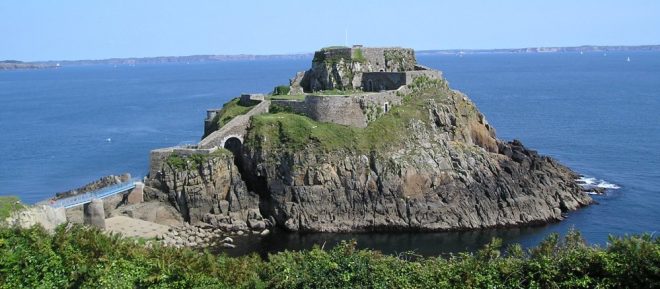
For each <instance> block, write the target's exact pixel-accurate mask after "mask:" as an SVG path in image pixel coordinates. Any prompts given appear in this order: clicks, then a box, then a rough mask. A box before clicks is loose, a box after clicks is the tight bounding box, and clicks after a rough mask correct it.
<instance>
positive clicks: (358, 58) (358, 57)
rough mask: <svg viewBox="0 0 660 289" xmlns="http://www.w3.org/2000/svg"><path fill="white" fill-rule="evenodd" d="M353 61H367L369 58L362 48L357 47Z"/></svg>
mask: <svg viewBox="0 0 660 289" xmlns="http://www.w3.org/2000/svg"><path fill="white" fill-rule="evenodd" d="M353 61H355V62H359V63H365V62H367V59H366V58H365V57H364V55H363V54H362V49H360V48H356V49H354V50H353Z"/></svg>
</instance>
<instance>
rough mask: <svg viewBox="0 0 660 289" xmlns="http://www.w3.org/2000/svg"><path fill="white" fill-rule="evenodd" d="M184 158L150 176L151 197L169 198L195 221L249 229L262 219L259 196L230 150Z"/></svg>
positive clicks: (184, 215) (187, 219)
mask: <svg viewBox="0 0 660 289" xmlns="http://www.w3.org/2000/svg"><path fill="white" fill-rule="evenodd" d="M181 159H182V160H183V163H182V164H179V165H173V164H171V163H165V164H163V167H162V168H161V173H160V174H158V175H157V176H150V180H149V182H148V184H147V185H148V186H150V187H151V188H150V190H152V191H154V192H153V193H152V194H151V198H155V199H161V200H165V199H167V201H168V202H169V203H171V204H173V205H174V207H175V208H176V209H177V210H178V211H179V212H180V213H181V215H182V216H183V219H184V220H185V221H187V222H189V223H191V224H195V223H199V222H203V223H208V224H212V225H214V226H217V227H226V228H228V229H231V228H233V229H247V228H248V227H247V225H248V222H249V221H250V220H262V216H261V214H260V212H259V196H258V195H257V194H255V193H253V192H250V191H248V189H247V187H246V185H245V182H244V181H243V180H242V179H241V174H240V172H239V170H238V167H236V165H235V164H234V157H233V156H232V155H231V154H230V153H229V152H227V154H224V155H213V156H207V157H204V158H197V159H194V158H187V157H181ZM234 227H235V228H234Z"/></svg>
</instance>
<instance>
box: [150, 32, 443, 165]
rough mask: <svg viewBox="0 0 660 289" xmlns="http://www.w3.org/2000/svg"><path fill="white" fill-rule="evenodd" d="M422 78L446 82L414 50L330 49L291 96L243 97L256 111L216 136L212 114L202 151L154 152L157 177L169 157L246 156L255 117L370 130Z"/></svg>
mask: <svg viewBox="0 0 660 289" xmlns="http://www.w3.org/2000/svg"><path fill="white" fill-rule="evenodd" d="M419 77H426V78H429V79H441V78H442V74H441V72H440V71H437V70H433V69H430V68H428V67H425V66H422V65H419V64H417V61H416V59H415V52H414V50H413V49H410V48H401V47H386V48H372V47H362V46H361V45H355V46H353V47H328V48H323V49H321V50H319V51H317V52H315V54H314V58H313V60H312V67H311V68H310V69H309V70H307V71H304V72H299V73H297V74H296V75H295V76H294V78H292V79H291V80H290V81H289V89H288V93H287V94H285V95H264V94H242V95H241V96H240V97H239V99H238V105H240V106H243V107H250V109H249V110H248V111H247V112H246V113H245V114H241V115H238V116H235V117H233V118H232V119H231V120H229V121H228V122H227V123H225V124H223V125H220V126H218V127H217V129H216V130H213V131H210V130H212V129H208V128H209V127H214V126H213V125H214V124H216V123H218V121H219V118H220V117H221V115H222V113H223V109H222V108H216V109H209V110H207V115H206V119H205V120H204V123H205V131H206V132H205V135H206V136H205V137H204V138H203V139H202V140H201V141H200V142H199V143H198V144H197V145H186V146H176V147H169V148H161V149H156V150H153V151H151V154H150V170H149V174H150V175H151V176H153V175H155V174H157V173H158V170H159V168H161V167H162V165H163V164H164V162H165V160H166V159H167V158H168V156H170V155H172V154H176V155H181V156H187V155H192V154H202V155H204V154H209V153H211V152H213V151H214V150H216V149H217V148H226V149H229V150H231V151H232V152H234V153H237V152H240V149H241V146H242V144H243V137H244V135H245V133H246V132H247V129H248V127H249V125H250V119H251V117H252V116H255V115H259V114H264V113H269V111H270V110H271V109H277V110H278V111H287V112H292V113H296V114H300V115H304V116H307V117H309V118H311V119H313V120H315V121H319V122H330V123H337V124H341V125H347V126H353V127H359V128H364V127H366V126H367V125H368V124H369V123H370V122H372V121H374V120H376V119H377V118H378V117H380V116H382V115H383V114H385V113H387V112H388V111H389V110H390V109H391V108H392V107H394V106H397V105H400V104H401V101H402V97H403V95H405V94H406V93H407V92H408V90H409V88H408V86H409V85H410V84H411V83H413V81H414V80H415V79H417V78H419Z"/></svg>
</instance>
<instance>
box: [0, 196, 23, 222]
mask: <svg viewBox="0 0 660 289" xmlns="http://www.w3.org/2000/svg"><path fill="white" fill-rule="evenodd" d="M23 208H25V205H23V204H22V203H21V200H20V199H19V198H18V197H15V196H0V221H3V220H4V219H6V218H8V217H9V216H11V214H12V213H13V212H15V211H18V210H20V209H23Z"/></svg>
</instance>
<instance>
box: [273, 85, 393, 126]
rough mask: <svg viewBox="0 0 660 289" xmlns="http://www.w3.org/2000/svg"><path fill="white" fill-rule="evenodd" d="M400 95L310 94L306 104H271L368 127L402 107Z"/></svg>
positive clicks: (346, 123)
mask: <svg viewBox="0 0 660 289" xmlns="http://www.w3.org/2000/svg"><path fill="white" fill-rule="evenodd" d="M398 92H399V91H396V90H391V91H383V92H377V93H365V94H359V95H308V96H306V97H305V100H304V101H295V100H272V101H271V102H272V104H273V105H278V106H282V107H285V108H287V109H289V110H291V111H292V112H293V113H297V114H301V115H305V116H307V117H309V118H311V119H313V120H316V121H320V122H331V123H337V124H343V125H348V126H353V127H366V126H367V124H368V123H369V122H371V121H373V120H374V119H376V118H377V117H378V116H380V115H382V114H383V113H385V112H386V111H388V110H389V108H391V107H392V106H395V105H400V104H401V100H402V96H401V95H402V94H400V93H398Z"/></svg>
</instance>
